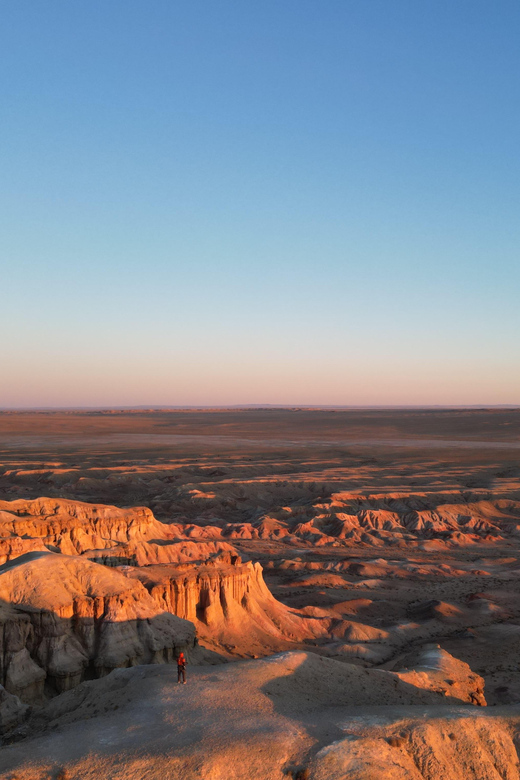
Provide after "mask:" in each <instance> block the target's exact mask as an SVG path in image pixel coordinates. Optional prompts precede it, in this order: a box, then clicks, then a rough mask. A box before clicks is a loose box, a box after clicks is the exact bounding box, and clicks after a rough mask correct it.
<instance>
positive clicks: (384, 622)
mask: <svg viewBox="0 0 520 780" xmlns="http://www.w3.org/2000/svg"><path fill="white" fill-rule="evenodd" d="M0 624H1V631H0V645H1V646H0V685H1V688H0V729H1V732H2V737H1V740H2V741H1V746H0V776H1V777H2V778H4V777H5V778H11V780H15V778H16V780H43V778H56V779H57V778H61V780H79V779H80V778H88V779H90V778H100V777H103V778H114V779H115V778H117V779H118V780H119V779H121V780H122V779H123V778H129V779H131V780H132V779H134V778H135V780H137V779H140V778H146V779H147V780H156V779H157V780H159V779H160V778H161V779H162V778H165V779H166V780H195V778H203V779H204V780H246V779H247V780H283V778H291V777H292V778H294V779H295V780H296V779H298V778H299V780H305V778H307V779H308V780H343V778H345V779H347V778H348V779H349V780H376V779H377V780H384V779H386V778H388V780H439V778H443V779H445V780H463V779H464V780H465V779H466V778H475V780H518V778H520V769H519V761H518V749H519V748H520V410H519V409H506V408H494V409H400V410H398V409H394V410H375V409H374V410H361V409H360V410H341V409H337V410H333V409H305V408H294V409H276V408H266V409H257V408H250V409H228V410H224V409H215V410H210V409H208V410H167V409H164V410H161V409H156V410H143V409H138V410H86V411H74V410H70V411H38V412H36V411H5V412H0ZM181 651H182V652H184V653H185V655H186V656H187V659H188V667H187V676H188V681H187V684H186V685H185V686H184V685H178V683H177V669H176V663H175V662H176V658H177V657H178V655H179V653H180V652H181Z"/></svg>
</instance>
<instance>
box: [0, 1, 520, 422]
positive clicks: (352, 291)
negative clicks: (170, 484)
mask: <svg viewBox="0 0 520 780" xmlns="http://www.w3.org/2000/svg"><path fill="white" fill-rule="evenodd" d="M2 17H3V25H2V28H1V30H0V39H1V42H2V47H1V49H2V57H3V61H4V67H3V68H2V72H1V74H0V96H1V98H2V106H3V111H2V141H3V143H2V147H1V150H0V166H1V171H2V184H1V186H0V205H1V209H0V230H1V233H2V241H1V248H0V266H1V281H2V291H3V295H2V306H1V307H0V323H1V325H2V332H3V339H2V345H1V347H0V371H1V375H2V379H1V381H0V408H31V407H32V408H34V407H39V408H42V407H55V408H64V407H68V408H78V407H96V408H113V407H116V406H119V407H121V406H125V407H131V408H135V407H136V406H148V404H147V399H149V398H150V397H153V398H154V399H155V403H154V406H158V407H165V406H175V407H189V406H191V407H201V406H204V407H231V406H251V405H260V406H261V405H270V406H280V407H283V406H317V407H324V406H327V407H349V408H356V407H357V408H359V407H363V408H368V407H378V408H385V407H386V408H391V407H410V408H411V407H423V408H424V407H438V406H444V407H454V406H455V407H457V406H468V407H469V406H472V407H474V406H480V407H486V406H504V405H505V406H515V405H518V404H520V339H519V334H520V308H519V306H518V293H519V290H520V262H519V246H520V222H519V220H518V214H519V210H520V157H519V155H518V138H519V137H520V101H519V99H518V98H519V94H518V93H519V86H518V85H519V84H520V49H519V47H518V36H519V33H520V5H518V3H516V2H513V0H504V2H501V3H500V4H498V5H493V4H489V3H488V2H484V0H476V1H475V2H469V0H457V2H455V3H453V2H451V1H450V2H448V0H438V1H437V2H435V3H433V2H429V1H428V0H427V1H426V2H424V3H416V2H413V0H395V2H393V3H388V2H387V1H386V0H374V2H371V3H364V2H361V0H329V1H328V2H326V3H319V4H317V3H315V2H312V1H311V0H284V1H283V2H281V3H280V2H275V1H274V0H265V2H264V3H262V4H258V5H255V4H243V3H239V2H236V0H235V1H232V0H217V2H215V3H213V4H211V5H208V4H205V3H202V2H200V1H199V0H194V1H193V2H192V3H189V4H181V3H172V2H170V0H156V2H154V3H153V4H152V5H150V4H148V3H144V2H143V0H125V2H122V0H114V2H111V3H109V4H91V3H87V2H85V0H79V2H75V3H65V2H63V1H62V0H49V2H46V3H45V4H39V3H33V2H31V0H18V1H17V2H16V3H6V4H4V7H3V13H2Z"/></svg>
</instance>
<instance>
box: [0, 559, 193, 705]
mask: <svg viewBox="0 0 520 780" xmlns="http://www.w3.org/2000/svg"><path fill="white" fill-rule="evenodd" d="M0 603H1V604H2V605H3V606H2V609H1V613H0V620H1V623H2V631H1V634H0V642H1V648H0V681H1V683H2V684H3V685H4V687H5V689H6V690H7V691H8V692H9V693H11V694H15V695H17V696H19V697H20V698H21V699H22V700H25V701H41V700H42V697H43V693H44V687H45V686H48V687H50V688H51V689H54V690H56V691H57V692H60V691H64V690H67V689H69V688H71V687H73V686H75V685H77V684H78V683H79V682H81V680H82V679H83V678H84V677H85V675H87V676H103V675H105V674H107V673H108V672H110V671H111V670H112V669H115V668H119V667H123V666H132V665H135V664H137V663H163V662H168V661H171V660H172V659H173V658H174V657H175V655H176V653H177V652H178V651H179V650H180V649H183V650H187V649H188V648H190V647H192V646H193V644H194V641H195V631H194V627H193V625H192V624H191V623H189V622H187V621H185V620H182V619H180V618H177V617H175V616H174V615H172V614H170V613H166V612H164V611H163V610H161V609H160V608H158V606H157V605H156V603H155V602H154V600H153V599H152V598H151V597H150V595H149V594H148V592H147V590H146V589H145V588H144V587H143V585H141V583H140V582H139V581H137V580H135V579H134V580H132V579H129V578H127V577H125V576H124V575H123V574H121V573H120V572H118V571H116V570H114V569H109V568H107V567H104V566H100V565H98V564H96V563H92V562H91V561H89V560H88V559H86V558H78V557H69V556H65V555H61V554H55V553H50V552H44V553H38V552H36V553H29V554H27V555H23V556H21V557H19V558H16V559H15V560H13V561H11V562H9V563H7V564H4V565H3V566H2V567H0Z"/></svg>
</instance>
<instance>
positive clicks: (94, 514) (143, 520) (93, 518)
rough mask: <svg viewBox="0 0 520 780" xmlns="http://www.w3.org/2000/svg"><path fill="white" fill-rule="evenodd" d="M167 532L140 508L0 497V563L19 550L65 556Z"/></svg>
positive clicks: (166, 535)
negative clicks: (48, 551) (49, 551)
mask: <svg viewBox="0 0 520 780" xmlns="http://www.w3.org/2000/svg"><path fill="white" fill-rule="evenodd" d="M173 534H174V530H173V529H170V528H169V526H167V525H165V524H164V523H161V522H159V521H158V520H156V519H155V517H154V516H153V514H152V512H151V511H150V510H149V509H147V508H146V507H135V508H131V509H119V508H118V507H115V506H105V505H103V504H86V503H84V502H82V501H68V500H66V499H56V498H38V499H34V500H33V501H25V500H23V499H20V500H18V501H0V561H1V562H2V563H4V562H5V560H9V559H10V558H14V557H16V555H17V554H18V555H19V554H20V552H18V549H19V548H20V549H22V552H28V551H29V549H41V547H42V546H46V547H47V548H48V547H52V548H54V549H57V550H59V551H60V552H62V553H65V555H81V554H82V553H83V552H85V551H86V550H93V549H105V548H107V547H113V546H114V545H115V544H128V543H129V542H134V543H135V542H142V541H148V540H151V539H160V540H162V539H169V538H171V537H172V536H173ZM36 540H38V541H36ZM28 543H30V544H32V545H35V546H34V547H29V546H28ZM2 557H3V560H2Z"/></svg>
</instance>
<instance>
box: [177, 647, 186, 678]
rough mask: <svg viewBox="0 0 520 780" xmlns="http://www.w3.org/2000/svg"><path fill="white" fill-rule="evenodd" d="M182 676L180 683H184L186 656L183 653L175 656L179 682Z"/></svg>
mask: <svg viewBox="0 0 520 780" xmlns="http://www.w3.org/2000/svg"><path fill="white" fill-rule="evenodd" d="M181 677H182V684H183V685H186V658H185V657H184V653H181V654H180V656H179V657H178V658H177V682H178V683H180V681H181Z"/></svg>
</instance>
